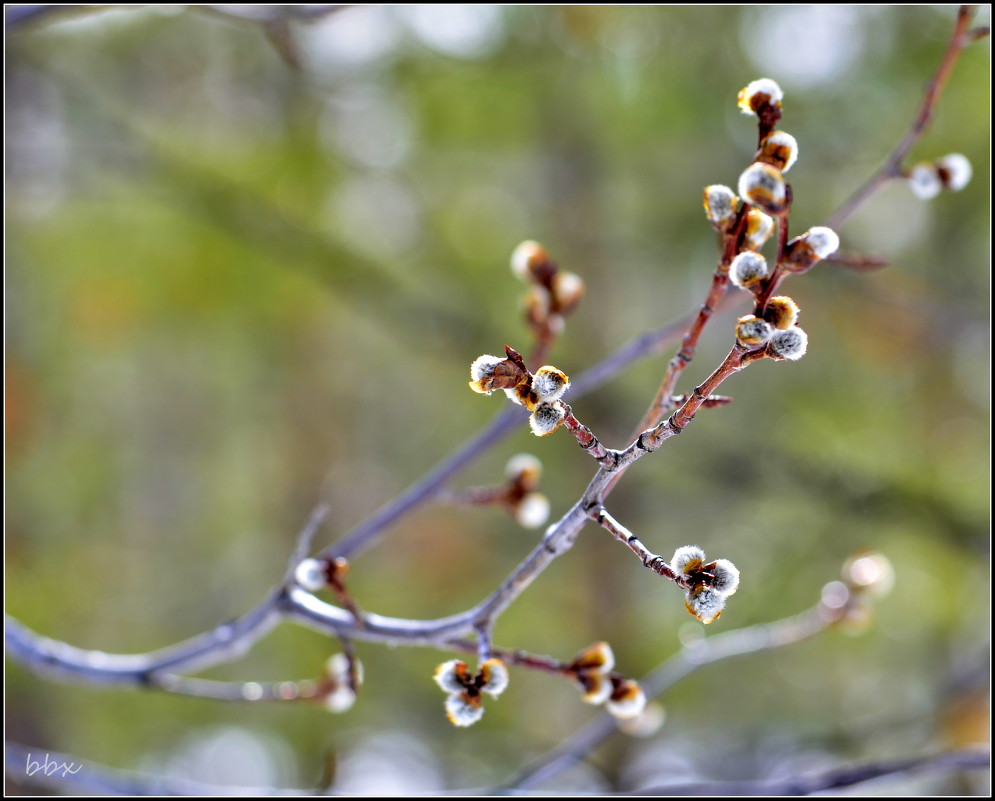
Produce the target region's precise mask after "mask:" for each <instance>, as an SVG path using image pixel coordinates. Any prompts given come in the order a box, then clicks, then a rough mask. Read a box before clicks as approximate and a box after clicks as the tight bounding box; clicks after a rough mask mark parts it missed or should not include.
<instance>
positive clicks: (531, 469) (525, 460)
mask: <svg viewBox="0 0 995 801" xmlns="http://www.w3.org/2000/svg"><path fill="white" fill-rule="evenodd" d="M523 473H525V474H526V475H528V476H530V477H534V478H535V480H536V481H538V480H539V477H540V476H541V475H542V462H540V461H539V459H538V458H536V457H535V456H533V455H532V454H531V453H519V454H516V455H515V456H512V457H511V458H510V459H509V460H508V464H506V465H505V466H504V474H505V476H506V477H507V478H509V479H516V478H518V477H519V476H521V475H522V474H523Z"/></svg>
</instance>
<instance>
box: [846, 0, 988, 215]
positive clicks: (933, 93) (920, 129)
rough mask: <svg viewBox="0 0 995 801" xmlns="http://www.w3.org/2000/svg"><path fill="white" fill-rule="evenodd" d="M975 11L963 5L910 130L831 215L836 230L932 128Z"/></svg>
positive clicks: (896, 173) (970, 36) (898, 171)
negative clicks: (875, 170)
mask: <svg viewBox="0 0 995 801" xmlns="http://www.w3.org/2000/svg"><path fill="white" fill-rule="evenodd" d="M976 11H977V6H961V7H960V8H959V9H958V11H957V22H956V23H955V24H954V30H953V34H952V35H951V37H950V43H949V44H948V45H947V49H946V51H945V52H944V53H943V58H941V59H940V64H939V66H938V67H937V69H936V72H935V73H934V74H933V77H932V78H931V79H930V81H929V84H928V85H927V86H926V92H925V94H924V95H923V98H922V104H921V105H920V106H919V112H918V113H917V114H916V116H915V118H914V119H913V120H912V124H911V126H909V130H908V131H907V132H906V134H905V136H904V137H902V140H901V141H900V142H899V143H898V144H897V145H895V148H894V149H893V150H892V151H891V153H889V154H888V157H887V158H886V159H885V160H884V164H882V165H881V166H880V167H879V168H878V170H877V172H875V173H874V174H873V175H872V176H871V177H870V178H868V179H867V181H866V182H865V183H864V184H863V185H862V186H860V187H859V188H858V189H857V190H856V191H855V192H854V193H853V194H852V195H851V196H850V197H849V199H847V201H846V202H845V203H843V205H842V206H840V208H839V209H837V210H836V212H835V213H834V214H833V215H832V216H831V217H830V218H829V222H828V223H827V225H828V226H829V227H830V228H832V229H833V230H836V229H837V228H839V227H840V226H841V225H843V223H844V222H846V221H847V220H848V219H850V217H851V216H852V215H853V213H854V212H855V211H856V210H857V209H858V208H860V207H861V206H862V205H863V204H864V203H865V202H866V201H867V200H868V199H869V198H871V197H872V196H873V195H874V194H875V193H876V192H877V191H878V190H879V189H880V188H881V187H882V186H884V184H885V183H887V182H888V181H889V180H891V179H892V178H899V177H901V176H902V175H903V172H904V170H903V168H902V162H904V161H905V157H906V156H908V154H909V152H910V151H911V150H912V148H913V147H915V144H916V142H918V141H919V139H920V137H921V136H922V135H923V134H924V133H925V132H926V129H927V128H928V127H929V123H930V122H931V121H932V119H933V114H934V113H935V111H936V106H937V104H938V103H939V102H940V95H941V94H942V93H943V88H944V87H945V86H946V83H947V79H948V78H949V77H950V73H951V72H952V71H953V68H954V64H956V63H957V57H958V56H959V55H960V51H961V50H963V49H964V47H965V46H966V45H967V44H969V43H970V42H972V41H974V40H975V38H976V36H975V32H974V31H971V30H969V26H970V24H971V20H972V19H973V17H974V14H975V12H976Z"/></svg>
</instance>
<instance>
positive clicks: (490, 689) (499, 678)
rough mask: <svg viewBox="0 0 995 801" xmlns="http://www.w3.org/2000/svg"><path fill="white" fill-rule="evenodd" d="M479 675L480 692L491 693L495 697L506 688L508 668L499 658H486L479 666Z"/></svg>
mask: <svg viewBox="0 0 995 801" xmlns="http://www.w3.org/2000/svg"><path fill="white" fill-rule="evenodd" d="M480 675H481V678H482V679H483V686H482V687H481V688H480V691H481V692H484V693H487V694H488V695H493V696H494V697H495V698H497V697H498V696H499V695H501V693H503V692H504V691H505V690H507V689H508V681H509V679H508V668H507V667H505V664H504V662H502V661H501V660H500V659H488V660H487V661H485V662H484V664H482V665H481V666H480Z"/></svg>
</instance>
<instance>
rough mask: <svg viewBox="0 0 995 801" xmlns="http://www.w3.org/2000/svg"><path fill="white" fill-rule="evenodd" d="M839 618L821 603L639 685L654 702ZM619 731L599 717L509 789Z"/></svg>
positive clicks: (740, 634)
mask: <svg viewBox="0 0 995 801" xmlns="http://www.w3.org/2000/svg"><path fill="white" fill-rule="evenodd" d="M839 615H840V610H832V609H828V608H826V607H825V606H823V605H822V604H821V603H819V604H817V605H816V606H815V607H813V608H812V609H810V610H808V611H806V612H802V613H801V614H799V615H796V616H794V617H789V618H785V619H783V620H778V621H775V622H772V623H762V624H758V625H754V626H748V627H746V628H743V629H738V630H735V631H728V632H724V633H722V634H717V635H715V636H712V637H707V638H706V639H704V640H700V641H698V642H695V643H691V644H689V645H686V646H684V648H682V649H681V650H680V651H679V652H678V653H677V654H675V655H674V656H673V657H671V658H670V659H668V660H667V661H665V662H664V663H663V664H661V665H660V666H659V667H658V668H657V669H656V670H654V671H652V672H651V673H649V674H647V675H646V676H645V677H644V678H642V679H640V680H639V685H640V686H641V687H642V688H643V691H644V692H645V693H646V696H647V698H655V697H656V696H659V695H661V694H662V693H664V692H666V691H667V690H668V689H670V687H672V686H673V685H674V684H676V683H677V682H679V681H681V680H682V679H684V678H686V677H687V676H689V675H691V674H692V673H694V672H695V671H696V670H698V669H699V668H701V667H704V666H705V665H710V664H713V663H715V662H721V661H723V660H725V659H729V658H731V657H734V656H743V655H746V654H754V653H759V652H761V651H769V650H773V649H775V648H783V647H785V646H787V645H791V644H793V643H797V642H802V641H803V640H807V639H809V638H810V637H813V636H815V635H816V634H818V633H819V632H821V631H824V630H825V629H826V627H827V626H828V625H829V624H830V623H832V622H833V621H834V620H836V619H838V617H839ZM617 731H618V724H617V721H616V719H615V718H614V717H612V716H611V715H610V714H608V713H606V712H605V713H602V714H600V715H598V716H597V717H596V718H594V719H593V720H592V721H591V722H590V723H588V724H587V725H586V726H585V727H584V728H582V729H581V730H580V731H578V732H577V733H576V734H574V735H573V736H572V737H570V738H569V739H567V740H565V741H564V742H562V743H560V744H559V745H558V746H557V747H556V748H554V749H552V750H551V751H549V752H548V753H547V754H545V755H543V756H541V757H539V759H537V760H536V761H534V762H533V763H532V764H530V765H529V766H528V767H527V768H525V770H523V771H522V772H521V773H520V774H519V775H518V776H517V777H516V778H515V779H513V780H512V781H511V782H509V783H508V785H507V787H509V788H513V789H516V790H524V789H529V788H533V787H537V786H539V785H541V784H543V783H544V782H546V781H548V780H549V779H551V778H553V777H554V776H556V775H558V774H559V773H561V772H562V771H564V770H566V769H567V768H569V767H570V766H571V765H573V764H575V763H576V762H578V761H580V760H581V759H583V757H584V756H585V755H586V754H588V753H589V752H590V751H592V750H593V749H595V748H597V747H598V746H599V745H601V744H602V743H603V742H605V741H606V740H608V739H609V738H610V737H611V736H612V735H613V734H615V733H616V732H617Z"/></svg>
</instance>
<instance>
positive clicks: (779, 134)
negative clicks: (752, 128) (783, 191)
mask: <svg viewBox="0 0 995 801" xmlns="http://www.w3.org/2000/svg"><path fill="white" fill-rule="evenodd" d="M760 152H761V155H762V156H763V159H764V161H766V162H767V163H768V164H773V165H774V166H775V167H777V168H778V169H779V170H780V171H781V172H787V171H788V170H790V169H791V167H792V165H793V164H794V163H795V162H796V161H797V160H798V142H797V141H796V140H795V137H793V136H792V135H791V134H789V133H786V132H785V131H774V132H772V133H771V134H769V135H768V136H767V137H766V138H765V139H764V141H763V144H762V145H761V146H760Z"/></svg>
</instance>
